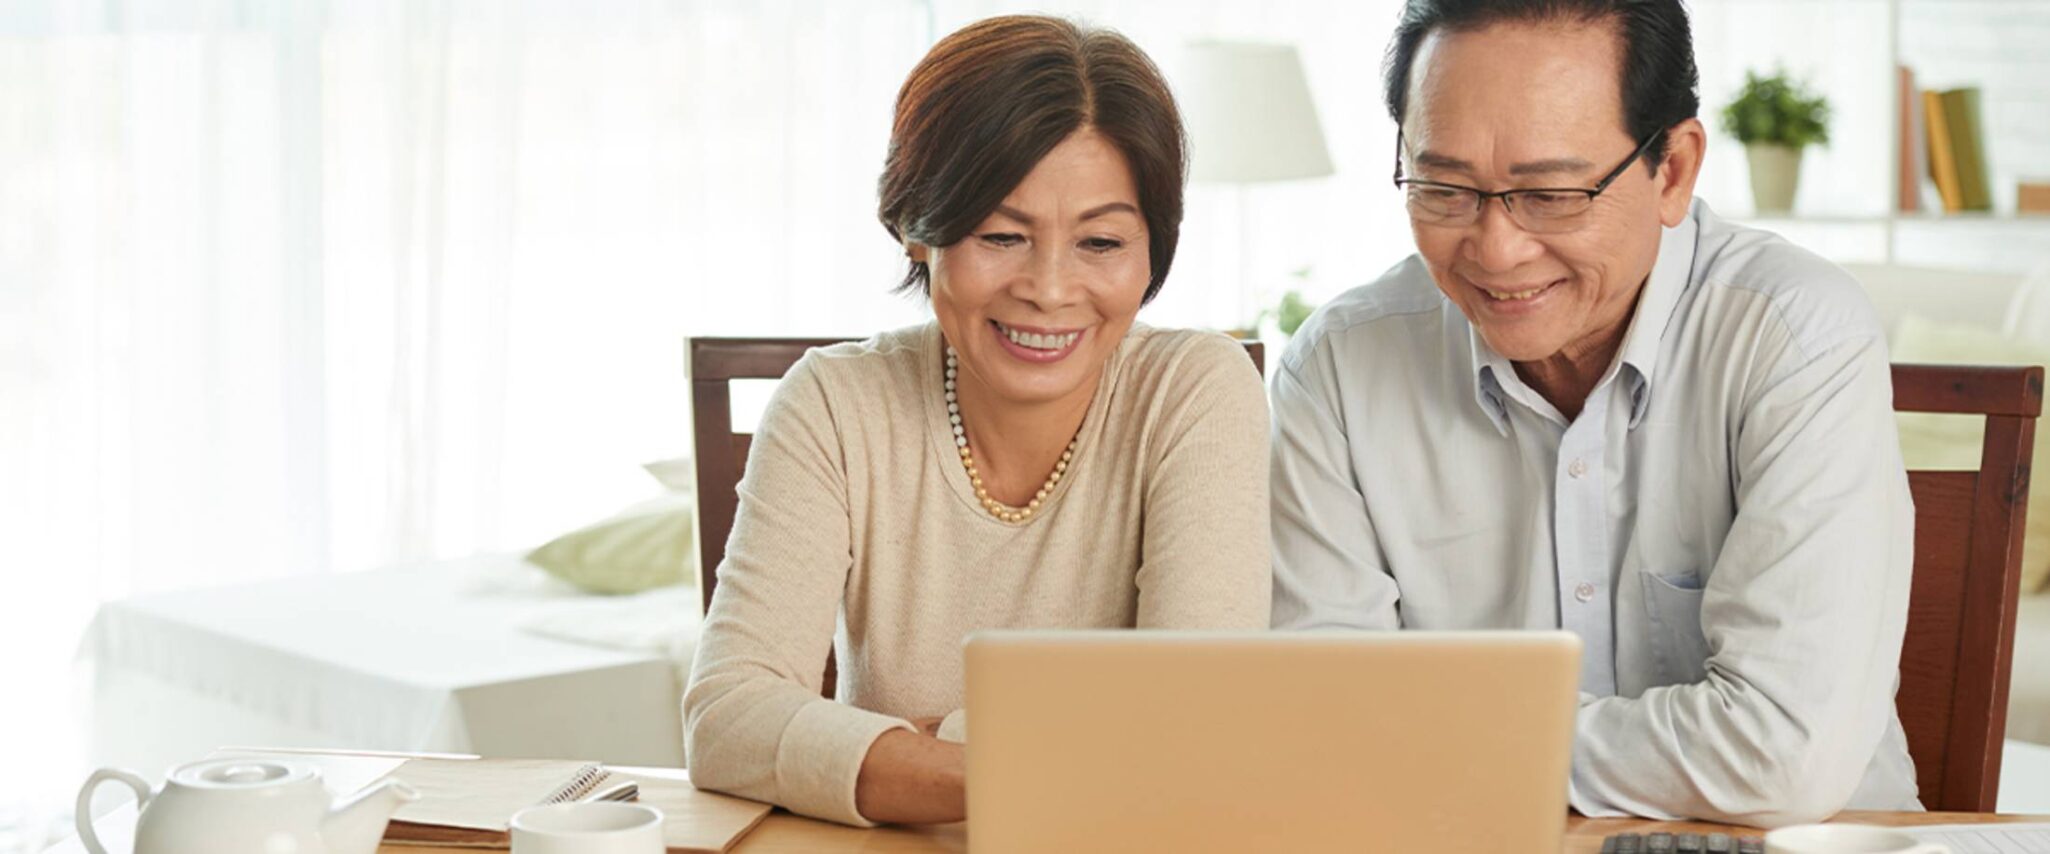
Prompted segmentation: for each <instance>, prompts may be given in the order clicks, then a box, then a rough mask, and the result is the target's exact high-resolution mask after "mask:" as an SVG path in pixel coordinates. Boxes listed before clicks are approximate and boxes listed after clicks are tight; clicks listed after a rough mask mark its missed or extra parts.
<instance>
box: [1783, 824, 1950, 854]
mask: <svg viewBox="0 0 2050 854" xmlns="http://www.w3.org/2000/svg"><path fill="white" fill-rule="evenodd" d="M1765 852H1766V854H1950V849H1948V848H1945V847H1943V846H1941V845H1936V844H1934V843H1929V842H1917V841H1916V840H1915V837H1912V836H1909V835H1907V834H1905V833H1902V832H1900V831H1898V830H1893V829H1891V828H1885V827H1873V826H1871V825H1869V824H1803V825H1799V826H1797V827H1782V828H1780V829H1778V830H1775V831H1773V832H1771V833H1768V834H1766V835H1765Z"/></svg>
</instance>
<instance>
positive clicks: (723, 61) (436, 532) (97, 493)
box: [0, 0, 1408, 854]
mask: <svg viewBox="0 0 2050 854" xmlns="http://www.w3.org/2000/svg"><path fill="white" fill-rule="evenodd" d="M1396 6H1397V4H1396V3H1395V2H1394V0H1376V2H1372V3H1365V4H1360V3H1351V2H1341V0H1302V2H1290V3H1262V4H1237V3H1231V2H1225V0H1204V2H1196V3H1170V2H1166V0H1142V2H1125V3H1119V2H1111V0H1074V2H1060V3H1055V4H1053V5H1052V6H1048V5H1046V4H1038V5H1037V6H1036V7H1034V8H1035V9H1036V10H1044V11H1052V12H1056V13H1061V14H1070V15H1076V16H1080V17H1083V18H1086V19H1089V20H1091V21H1093V22H1096V23H1102V24H1107V25H1110V26H1113V27H1117V28H1119V29H1121V30H1123V31H1125V32H1126V33H1127V34H1129V35H1131V36H1132V37H1133V38H1134V39H1135V40H1137V41H1138V42H1139V43H1140V44H1141V46H1143V47H1146V48H1147V49H1148V50H1150V51H1152V52H1154V53H1155V54H1156V56H1157V57H1159V58H1160V59H1161V60H1162V61H1163V62H1164V63H1166V64H1168V65H1169V66H1170V73H1172V63H1173V53H1174V51H1175V49H1176V48H1177V47H1178V46H1179V45H1180V44H1182V43H1183V42H1185V41H1186V40H1188V39H1193V38H1200V37H1206V36H1207V37H1232V38H1251V39H1263V40H1279V41H1290V42H1294V43H1296V44H1298V45H1299V46H1300V47H1301V48H1302V51H1303V56H1304V61H1305V64H1306V66H1307V70H1308V73H1309V77H1310V83H1311V86H1312V87H1313V90H1314V92H1315V94H1316V96H1317V101H1318V106H1319V108H1320V110H1321V111H1322V114H1323V120H1324V125H1325V131H1326V134H1327V138H1328V142H1329V145H1330V149H1331V151H1332V155H1333V158H1334V160H1335V161H1336V162H1337V164H1338V169H1339V174H1338V175H1337V176H1336V177H1334V178H1331V179H1325V180H1322V181H1315V182H1305V183H1301V184H1295V185H1271V186H1259V187H1251V188H1248V189H1247V192H1246V193H1245V194H1243V196H1241V194H1240V193H1238V192H1237V190H1235V189H1233V188H1219V187H1196V188H1192V190H1191V194H1190V199H1189V202H1190V203H1189V217H1188V223H1187V225H1186V227H1185V230H1184V237H1183V244H1182V249H1181V253H1180V256H1179V258H1178V260H1177V263H1176V266H1175V270H1174V273H1173V276H1172V279H1171V281H1170V283H1169V285H1168V288H1167V290H1166V292H1165V293H1164V295H1163V297H1162V299H1161V300H1160V301H1159V302H1158V303H1156V304H1155V305H1154V306H1152V307H1150V308H1148V309H1147V312H1146V314H1145V315H1143V316H1142V317H1143V319H1145V320H1148V321H1150V322H1153V323H1156V324H1169V325H1206V326H1229V325H1236V324H1239V323H1243V322H1244V321H1246V320H1248V319H1249V318H1248V316H1247V315H1248V314H1249V313H1250V311H1251V310H1252V309H1254V308H1257V307H1259V306H1261V305H1264V304H1267V303H1269V302H1271V301H1272V299H1273V298H1274V297H1275V296H1276V295H1278V293H1279V291H1280V290H1283V289H1286V288H1298V287H1299V288H1303V289H1305V290H1307V291H1308V292H1310V294H1311V295H1312V296H1313V297H1314V298H1323V297H1328V296H1329V295H1330V294H1332V293H1336V292H1337V291H1338V290H1340V289H1342V288H1343V287H1346V286H1349V285H1351V284H1356V283H1358V282H1360V281H1364V280H1365V279H1366V278H1368V277H1370V276H1371V275H1373V274H1374V273H1375V272H1377V271H1379V270H1380V269H1381V268H1383V267H1385V266H1387V265H1388V264H1389V263H1392V262H1393V260H1395V258H1397V257H1399V256H1400V254H1402V253H1403V252H1406V251H1408V250H1407V240H1408V237H1407V230H1406V226H1405V225H1404V221H1403V219H1402V217H1401V212H1400V207H1399V204H1398V202H1397V200H1396V199H1395V197H1394V194H1393V192H1392V190H1389V189H1388V188H1387V187H1386V186H1385V184H1386V178H1385V174H1384V173H1385V171H1386V164H1387V162H1388V161H1389V158H1390V156H1391V151H1392V143H1393V130H1392V127H1393V126H1392V125H1391V124H1389V123H1388V122H1387V120H1386V119H1385V117H1383V116H1382V115H1381V108H1380V106H1379V100H1378V97H1379V96H1378V93H1377V85H1378V84H1377V74H1378V71H1377V69H1378V58H1379V53H1380V50H1381V48H1382V46H1383V42H1384V41H1385V38H1386V33H1387V29H1388V26H1389V25H1390V24H1391V23H1392V22H1393V19H1394V18H1393V15H1394V9H1395V8H1396ZM1025 10H1027V8H1026V7H1025V6H1023V5H1022V4H1019V3H1012V2H997V1H996V0H931V2H927V0H862V2H859V3H845V2H835V0H666V2H658V1H657V0H577V2H568V1H567V0H346V2H343V0H327V2H323V1H322V0H276V2H257V0H127V2H107V0H93V2H87V0H78V2H71V0H28V2H16V3H11V4H6V5H0V544H4V548H5V551H4V552H0V554H4V564H0V565H4V566H5V570H4V573H5V574H4V576H0V579H4V587H0V649H5V650H6V652H5V653H4V657H0V698H4V699H0V765H4V766H5V768H6V769H7V773H5V774H0V854H8V852H10V851H11V850H13V849H20V850H40V846H41V844H42V842H43V841H44V839H43V836H42V834H43V832H44V831H43V828H44V827H45V826H46V825H47V824H48V822H49V820H50V819H52V818H55V817H58V816H60V815H61V813H62V811H63V810H64V809H65V807H66V806H67V805H68V799H69V794H70V792H69V791H68V790H69V789H70V788H71V786H72V785H75V783H76V782H78V781H79V780H80V779H82V777H83V771H84V770H85V769H83V768H80V767H78V765H77V763H78V762H79V761H80V760H78V759H77V758H76V757H79V756H83V755H84V751H83V749H82V745H80V744H78V741H77V739H78V732H79V730H78V727H77V725H76V724H75V723H73V721H74V716H73V715H74V711H75V701H76V698H74V697H72V696H70V692H71V691H72V688H71V687H70V686H71V683H70V681H69V678H68V677H69V669H70V664H71V661H70V660H71V656H72V651H73V649H74V647H75V644H76V639H77V637H78V634H79V632H80V630H81V629H82V628H83V626H84V625H85V624H86V622H87V621H88V620H89V619H90V616H91V614H92V611H93V609H94V607H95V606H96V605H97V604H98V603H99V602H101V601H104V600H106V599H109V598H114V597H119V596H124V595H130V594H135V593H144V592H151V591H160V590H168V589H174V588H182V587H190V586H195V585H209V584H222V583H232V582H237V581H245V580H255V579H264V578H275V577H280V576H287V575H291V574H295V573H314V572H325V571H336V570H349V569H359V568H365V567H370V566H375V565H380V564H388V563H393V562H400V561H409V560H416V559H428V558H435V557H442V556H452V555H459V554H465V553H470V552H475V551H480V550H509V549H517V548H522V547H525V546H529V545H532V544H534V543H537V542H539V541H541V540H544V539H546V538H548V537H550V536H553V535H555V534H557V533H560V532H562V531H564V530H567V529H569V528H571V527H574V526H575V525H577V524H580V523H583V522H585V521H588V520H591V519H594V518H597V517H599V516H602V515H604V514H607V513H609V512H611V511H613V510H615V509H617V508H618V507H620V506H621V505H623V504H625V503H627V502H629V501H631V500H634V499H636V498H639V497H641V496H642V494H643V493H644V492H645V491H646V490H648V489H650V488H652V481H650V480H648V479H647V478H646V476H645V475H644V474H643V473H642V472H640V471H639V470H638V464H639V463H641V462H646V461H650V460H655V459H661V458H667V457H674V456H678V455H681V454H683V453H684V452H685V450H686V448H687V445H688V435H689V434H688V429H687V422H686V408H687V407H686V400H685V391H684V385H683V383H682V382H681V379H682V376H681V373H682V344H681V341H682V338H683V337H684V336H686V335H690V334H704V333H716V334H724V335H750V334H786V335H796V334H817V335H827V334H832V335H850V334H862V333H866V332H871V331H874V330H879V329H884V328H889V327H893V326H898V325H902V324H906V323H911V322H916V321H917V320H919V319H921V318H922V317H924V316H925V310H924V308H923V307H922V306H920V305H918V304H917V303H916V302H913V301H910V300H906V299H904V298H900V297H895V296H891V295H889V294H888V289H889V287H890V286H891V285H892V284H894V282H895V281H896V279H897V278H898V276H899V275H900V274H901V264H902V257H901V254H900V253H899V252H898V250H897V248H896V247H895V246H894V245H892V244H891V243H890V241H889V240H888V237H887V235H886V234H885V233H884V231H883V230H882V228H881V227H880V226H879V225H877V224H876V222H875V218H874V202H875V196H874V193H875V179H876V176H877V173H878V171H879V168H880V165H881V163H882V157H883V149H884V146H885V143H886V140H887V135H888V132H889V119H890V107H891V104H892V101H893V100H894V98H895V96H896V92H897V88H898V86H899V85H900V84H901V82H902V80H903V77H904V75H905V73H906V72H907V71H909V69H910V68H911V66H912V65H913V64H914V63H915V62H916V61H917V59H918V58H919V56H921V55H922V54H923V52H924V50H925V49H926V47H927V46H929V45H930V43H931V41H932V40H933V38H934V37H935V35H936V34H944V33H946V32H949V31H951V30H952V29H954V28H956V27H958V26H960V25H962V24H965V23H967V22H968V21H970V20H973V19H976V18H980V17H983V16H986V15H990V14H996V13H1000V12H1009V11H1025ZM1241 202H1243V204H1241ZM1241 216H1245V217H1246V223H1247V227H1246V228H1244V229H1241V227H1240V217H1241ZM1242 237H1243V238H1244V240H1245V246H1244V247H1243V251H1245V252H1247V253H1248V255H1247V258H1246V260H1245V261H1244V262H1243V263H1242V262H1241V258H1240V255H1239V253H1240V252H1241V251H1242V249H1241V243H1240V241H1241V238H1242ZM1305 268H1307V269H1308V272H1307V273H1306V274H1304V275H1301V276H1297V275H1295V274H1296V272H1297V271H1300V270H1304V269H1305ZM1242 269H1243V270H1244V271H1245V273H1246V276H1245V277H1244V278H1242V277H1241V270H1242Z"/></svg>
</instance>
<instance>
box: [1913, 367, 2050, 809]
mask: <svg viewBox="0 0 2050 854" xmlns="http://www.w3.org/2000/svg"><path fill="white" fill-rule="evenodd" d="M1893 407H1894V409H1895V410H1896V411H1900V412H1943V413H1952V414H1961V415H1983V416H1985V417H1986V438H1985V442H1984V444H1983V445H1982V446H1981V451H1980V459H1979V468H1978V470H1977V471H1910V472H1908V489H1909V491H1910V492H1912V493H1913V494H1914V498H1915V580H1914V587H1913V592H1912V593H1911V594H1910V595H1909V599H1908V631H1907V638H1906V640H1905V642H1904V643H1903V645H1902V647H1901V677H1900V678H1901V681H1900V691H1899V693H1898V694H1897V695H1896V697H1895V699H1894V705H1895V708H1896V709H1897V710H1898V711H1899V712H1900V718H1901V726H1902V727H1903V728H1904V729H1905V730H1906V731H1907V736H1908V753H1909V755H1910V756H1911V757H1913V759H1914V761H1915V778H1916V780H1917V782H1919V783H1920V784H1921V789H1922V792H1921V795H1922V805H1923V806H1925V807H1928V808H1929V809H1931V810H1945V811H1960V812H1991V811H1992V810H1993V808H1994V802H1995V798H1996V796H1997V794H1998V792H1999V785H2000V751H2001V747H2002V742H2003V740H2004V739H2003V737H2004V735H2005V733H2006V731H2007V688H2008V675H2009V673H2010V672H2011V670H2012V667H2013V663H2014V621H2015V616H2014V614H2015V605H2016V601H2017V598H2018V596H2019V587H2020V582H2021V556H2022V533H2023V518H2024V515H2025V514H2026V512H2027V509H2028V498H2029V459H2030V452H2031V451H2032V450H2033V449H2034V447H2035V431H2036V416H2038V415H2039V414H2041V412H2042V409H2043V369H2042V368H2041V367H2029V368H2010V367H2000V368H1993V367H1966V366H1953V365H1895V366H1893Z"/></svg>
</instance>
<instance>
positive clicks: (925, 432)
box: [683, 323, 1271, 824]
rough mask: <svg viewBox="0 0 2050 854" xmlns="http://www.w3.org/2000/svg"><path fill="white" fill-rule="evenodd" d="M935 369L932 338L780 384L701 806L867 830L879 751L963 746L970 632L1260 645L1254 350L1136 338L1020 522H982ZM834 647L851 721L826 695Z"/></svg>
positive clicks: (886, 347)
mask: <svg viewBox="0 0 2050 854" xmlns="http://www.w3.org/2000/svg"><path fill="white" fill-rule="evenodd" d="M942 352H943V350H942V345H941V338H940V335H939V328H938V326H937V325H936V324H931V323H928V324H925V325H923V326H917V327H912V328H909V329H903V330H898V331H895V332H890V333H885V334H883V335H880V336H878V337H876V338H873V339H870V340H868V341H865V342H862V343H859V344H843V345H839V346H834V347H828V348H825V349H821V350H816V351H813V352H812V353H810V354H809V355H807V356H805V358H804V359H803V360H801V361H799V362H798V363H797V365H796V366H795V367H793V368H792V369H791V370H790V373H789V374H788V375H787V376H786V377H785V378H784V380H783V382H782V383H781V384H780V385H779V386H778V388H777V390H776V394H775V397H774V398H773V399H772V400H771V402H770V404H769V407H768V410H767V412H766V413H765V414H764V415H763V417H762V422H761V426H760V429H759V430H758V431H757V432H756V434H755V441H754V446H753V449H752V450H751V451H750V452H749V455H748V461H747V470H746V475H745V477H744V478H743V479H742V480H741V482H740V490H739V491H740V507H739V513H738V516H737V518H736V519H735V521H734V526H733V535H732V538H731V539H730V540H728V541H727V546H726V560H725V562H724V563H722V564H720V566H719V585H718V588H717V593H716V594H715V595H714V596H713V598H712V609H711V613H710V615H709V616H707V617H706V620H705V623H704V627H703V631H702V634H701V636H700V638H699V641H698V650H697V661H696V662H695V663H694V665H693V668H692V671H691V680H690V687H689V689H688V690H687V691H685V693H684V698H683V715H684V741H685V753H686V755H687V756H688V757H689V762H690V773H691V780H692V781H693V782H694V783H696V784H697V785H698V786H701V787H704V788H707V789H715V790H719V791H723V792H729V793H732V794H735V795H739V796H741V797H746V798H753V799H755V800H761V801H768V802H770V803H774V804H778V805H780V806H783V807H786V808H788V809H790V810H793V811H795V812H799V813H804V814H806V815H811V816H816V817H819V818H825V819H830V820H833V821H838V822H844V823H847V824H866V823H867V822H865V821H864V820H863V819H862V817H861V815H860V813H858V812H857V811H856V810H855V807H854V784H855V780H856V777H857V776H858V775H859V773H860V770H861V763H862V760H863V759H864V758H865V757H866V756H867V754H868V749H869V746H870V745H871V744H872V743H873V742H874V741H875V739H876V738H877V737H878V736H880V735H882V734H883V733H884V732H886V731H888V730H890V729H894V728H908V727H909V724H908V723H907V722H906V719H907V718H915V717H927V716H940V715H949V716H951V717H950V718H949V720H948V725H947V727H946V728H944V729H943V730H942V733H943V735H945V734H947V733H948V732H949V731H953V732H959V731H960V729H961V727H960V726H959V724H960V723H961V716H960V715H959V714H958V711H959V710H960V708H961V706H962V667H963V664H962V651H961V650H962V647H961V643H962V640H963V639H964V638H965V637H966V636H967V635H968V634H969V633H970V632H972V631H975V630H977V629H984V628H1025V627H1030V628H1048V627H1074V628H1106V627H1129V626H1142V627H1173V628H1220V629H1222V628H1238V629H1264V628H1266V627H1267V621H1268V599H1269V595H1270V560H1271V557H1270V554H1269V551H1268V526H1267V441H1268V437H1267V425H1268V422H1267V407H1266V401H1265V399H1264V396H1263V391H1262V386H1261V382H1260V379H1259V375H1258V373H1257V372H1256V371H1255V370H1254V369H1253V363H1252V361H1251V360H1249V359H1247V358H1246V354H1245V351H1244V348H1242V347H1241V346H1240V345H1238V344H1237V343H1236V342H1233V341H1232V340H1231V339H1228V338H1225V337H1224V336H1221V335H1217V334H1214V333H1205V332H1191V331H1176V330H1164V329H1149V328H1146V327H1143V326H1135V327H1134V328H1133V329H1132V331H1131V332H1130V333H1129V334H1128V335H1127V336H1126V339H1125V341H1124V343H1123V344H1122V345H1121V346H1120V347H1119V348H1118V350H1117V352H1116V354H1115V355H1113V356H1112V358H1111V360H1110V363H1109V365H1108V366H1107V368H1106V369H1105V371H1104V373H1103V377H1102V380H1101V381H1100V382H1099V383H1098V385H1097V389H1096V396H1095V398H1094V399H1093V401H1092V402H1091V403H1090V406H1089V412H1088V414H1087V415H1086V416H1084V418H1083V421H1082V428H1081V432H1080V434H1079V439H1078V442H1077V446H1076V450H1075V459H1074V461H1073V462H1072V463H1071V464H1070V467H1069V469H1068V475H1067V476H1066V477H1065V478H1064V479H1063V480H1062V481H1061V483H1060V485H1059V486H1058V487H1056V488H1055V489H1054V491H1053V493H1052V494H1051V495H1050V496H1049V497H1048V500H1047V502H1046V503H1045V504H1044V505H1043V509H1042V510H1041V511H1040V513H1039V515H1037V516H1035V517H1033V518H1032V519H1030V520H1028V521H1026V522H1022V523H1016V524H1013V523H1006V522H1003V521H1000V520H998V519H995V518H993V517H991V516H990V515H989V513H987V512H986V511H984V510H983V509H982V507H981V506H980V505H979V504H978V503H977V502H976V499H975V494H974V490H973V489H972V488H971V487H970V485H969V482H968V477H967V475H966V473H965V472H964V471H963V469H962V466H961V461H960V457H959V455H958V454H957V453H956V452H955V449H954V443H953V434H952V431H951V428H950V426H949V424H948V422H947V413H946V402H945V400H944V398H943V396H942V388H941V372H942V368H941V361H942ZM836 623H837V626H836ZM829 648H830V649H832V650H834V651H836V653H837V655H838V660H839V674H840V675H839V683H838V685H837V688H836V690H837V696H838V697H839V698H840V700H841V702H834V701H830V700H825V699H822V698H820V696H819V688H820V680H821V679H822V678H823V675H824V674H823V669H824V665H825V661H826V652H827V650H828V649H829Z"/></svg>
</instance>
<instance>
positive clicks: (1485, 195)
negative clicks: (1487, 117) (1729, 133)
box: [1395, 125, 1665, 227]
mask: <svg viewBox="0 0 2050 854" xmlns="http://www.w3.org/2000/svg"><path fill="white" fill-rule="evenodd" d="M1664 133H1665V130H1664V129H1663V128H1661V129H1660V130H1656V131H1653V132H1652V133H1651V135H1650V136H1647V137H1645V138H1644V141H1643V142H1640V143H1638V144H1637V150H1636V151H1632V152H1630V156H1629V157H1625V158H1623V162H1621V163H1618V164H1616V168H1614V169H1611V170H1609V174H1607V175H1603V176H1602V179H1601V180H1600V181H1597V182H1595V185H1594V188H1593V189H1589V188H1587V187H1516V188H1512V189H1508V190H1496V191H1493V192H1490V191H1487V190H1483V189H1481V188H1479V187H1469V186H1466V185H1464V184H1448V183H1446V182H1444V181H1431V180H1426V179H1423V178H1404V177H1402V153H1403V150H1404V149H1405V148H1407V146H1406V145H1405V144H1404V143H1405V140H1404V139H1403V135H1402V126H1401V125H1396V126H1395V188H1396V189H1398V190H1404V191H1405V193H1406V192H1407V190H1406V189H1405V188H1406V187H1409V186H1412V185H1418V186H1425V187H1443V188H1445V189H1448V190H1461V191H1464V192H1469V193H1473V194H1474V195H1476V196H1479V197H1480V203H1479V204H1477V205H1475V206H1474V215H1473V222H1480V221H1481V217H1483V216H1485V215H1487V212H1488V200H1489V199H1501V200H1502V212H1503V213H1506V214H1509V217H1510V218H1511V219H1516V206H1515V205H1513V204H1511V203H1510V202H1509V197H1510V196H1512V195H1516V194H1519V193H1586V194H1587V203H1588V206H1589V207H1593V205H1594V200H1595V199H1596V198H1599V197H1600V196H1601V194H1602V192H1603V191H1604V190H1607V189H1608V188H1609V185H1610V184H1613V183H1615V182H1616V179H1617V178H1621V177H1623V172H1624V171H1625V170H1628V169H1629V168H1630V165H1631V164H1633V163H1636V162H1637V161H1638V159H1639V158H1641V157H1643V156H1644V152H1646V151H1648V150H1650V149H1651V144H1652V142H1653V141H1655V140H1657V139H1658V138H1659V137H1660V135H1662V134H1664ZM1404 206H1405V207H1407V206H1408V205H1407V203H1406V202H1405V204H1404ZM1582 213H1586V210H1584V209H1583V210H1582V211H1580V212H1578V213H1575V214H1572V216H1579V215H1580V214H1582ZM1472 224H1473V223H1465V224H1464V225H1472ZM1522 224H1523V223H1522V221H1521V220H1517V225H1519V226H1521V225H1522ZM1462 227H1463V226H1462Z"/></svg>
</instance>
